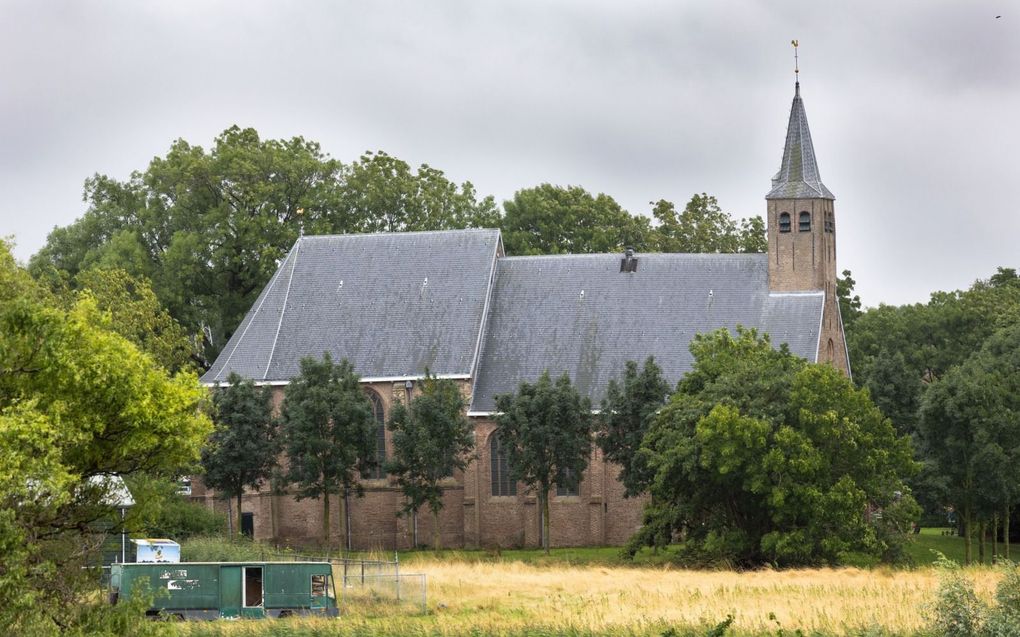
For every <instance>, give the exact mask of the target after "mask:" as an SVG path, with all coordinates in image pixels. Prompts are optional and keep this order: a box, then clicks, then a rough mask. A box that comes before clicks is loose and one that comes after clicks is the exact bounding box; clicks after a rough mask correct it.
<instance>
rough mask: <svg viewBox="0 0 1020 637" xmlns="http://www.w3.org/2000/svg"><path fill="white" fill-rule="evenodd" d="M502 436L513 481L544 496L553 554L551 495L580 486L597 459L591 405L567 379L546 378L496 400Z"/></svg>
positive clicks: (545, 539) (545, 534)
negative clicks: (593, 450)
mask: <svg viewBox="0 0 1020 637" xmlns="http://www.w3.org/2000/svg"><path fill="white" fill-rule="evenodd" d="M496 410H497V412H499V415H497V416H496V426H497V429H496V435H497V436H499V442H500V446H501V448H502V449H503V450H504V451H505V452H506V454H507V464H508V465H509V467H510V477H511V478H512V479H513V480H515V481H520V482H523V483H524V484H525V485H527V489H528V490H529V491H531V492H533V493H535V494H536V495H537V496H538V501H539V507H540V508H541V512H542V547H543V548H544V549H545V551H546V552H547V553H548V552H549V545H550V540H549V491H550V490H551V489H552V487H553V485H554V484H555V485H563V486H565V485H569V486H576V485H577V483H578V482H579V481H580V479H581V474H582V473H584V470H585V469H586V468H587V467H588V460H589V459H590V457H591V442H592V415H591V401H589V400H588V398H586V397H582V396H581V395H580V394H579V393H578V392H577V390H576V389H575V388H574V386H573V385H572V384H571V383H570V377H569V376H567V375H566V374H563V375H562V376H560V377H559V378H557V379H556V381H555V382H553V380H552V379H551V378H550V376H549V372H548V371H546V372H543V373H542V375H541V376H540V377H539V378H538V381H536V382H535V383H533V384H532V383H521V384H520V386H519V387H518V388H517V392H516V393H513V394H501V395H499V396H496Z"/></svg>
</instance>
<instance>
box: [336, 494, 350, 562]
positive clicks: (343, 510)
mask: <svg viewBox="0 0 1020 637" xmlns="http://www.w3.org/2000/svg"><path fill="white" fill-rule="evenodd" d="M337 500H338V502H339V506H340V512H339V513H340V514H339V515H338V516H337V520H336V529H337V531H336V541H337V544H338V545H340V547H341V548H342V549H346V550H349V549H350V544H351V538H350V535H351V533H350V532H351V530H350V529H348V528H347V490H346V489H341V490H340V491H338V492H337Z"/></svg>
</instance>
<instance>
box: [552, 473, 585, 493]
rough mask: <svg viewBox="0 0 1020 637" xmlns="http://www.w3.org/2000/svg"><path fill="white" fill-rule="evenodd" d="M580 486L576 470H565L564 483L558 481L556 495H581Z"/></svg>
mask: <svg viewBox="0 0 1020 637" xmlns="http://www.w3.org/2000/svg"><path fill="white" fill-rule="evenodd" d="M580 486H581V485H580V484H579V481H578V480H577V478H576V477H574V472H573V471H570V470H569V469H566V470H564V471H563V484H560V483H559V482H557V483H556V495H557V496H559V497H563V496H577V495H580V494H581V490H580Z"/></svg>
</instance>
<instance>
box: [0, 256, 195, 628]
mask: <svg viewBox="0 0 1020 637" xmlns="http://www.w3.org/2000/svg"><path fill="white" fill-rule="evenodd" d="M111 321H112V319H111V316H110V314H109V313H104V312H102V311H100V310H99V308H98V306H97V303H96V301H95V299H94V298H93V297H92V296H91V294H88V293H84V294H82V295H80V297H79V298H77V300H75V301H74V302H73V304H71V305H70V307H65V306H64V304H63V303H62V302H60V301H59V300H58V299H57V298H55V297H53V296H52V295H50V294H49V293H48V292H47V291H46V290H44V289H42V288H41V287H40V286H39V285H37V284H36V283H35V282H34V281H33V280H32V279H31V278H30V277H29V276H28V274H27V273H26V272H25V271H24V270H22V269H21V268H19V267H18V266H17V265H16V264H15V262H14V259H13V258H12V256H11V253H10V249H9V247H8V246H7V245H6V244H3V245H0V621H3V622H4V624H5V625H6V626H7V627H8V628H9V629H11V630H12V631H13V632H15V633H17V634H32V633H33V632H34V631H38V632H41V633H44V634H47V633H50V632H55V631H56V630H57V629H58V627H63V628H64V630H70V629H71V628H73V627H74V626H80V625H82V622H88V621H92V620H94V619H95V618H96V617H98V616H100V615H102V614H103V613H104V612H105V611H103V610H102V609H97V608H96V607H95V605H94V603H93V602H92V601H90V598H89V597H88V596H87V594H86V590H85V589H86V588H87V586H88V583H87V580H86V579H84V578H86V577H88V574H87V573H86V572H85V571H83V570H82V569H81V568H80V567H81V566H84V565H86V564H88V563H89V559H90V558H91V557H92V556H94V552H95V550H96V549H97V548H98V545H99V543H100V541H101V539H102V537H103V536H104V535H105V532H104V531H105V529H103V528H102V525H98V524H97V523H99V522H100V521H103V520H105V521H107V523H112V524H114V528H117V526H118V525H119V518H113V517H112V515H113V510H114V508H113V505H112V504H111V501H110V497H109V496H110V484H111V483H110V481H109V479H108V477H109V476H124V477H128V478H130V477H132V476H136V475H141V474H145V475H148V476H155V477H163V478H176V477H178V476H180V475H182V474H184V473H187V472H188V471H189V470H190V469H191V468H192V467H193V466H194V464H195V462H196V461H197V460H198V456H199V449H200V447H201V445H202V443H203V441H204V440H205V438H206V436H207V435H208V433H209V432H210V430H211V424H210V422H209V419H208V418H207V417H206V416H205V415H204V414H203V412H202V409H201V408H202V405H203V403H204V400H205V395H206V394H205V391H204V389H203V388H202V387H200V386H199V384H198V379H197V378H196V377H195V376H194V374H192V373H188V372H180V373H178V374H175V375H174V376H170V375H169V374H168V372H167V371H166V370H165V369H164V368H163V367H161V366H160V365H159V364H157V363H156V362H155V361H154V360H153V359H152V358H151V357H150V356H149V355H147V354H145V353H144V352H142V351H140V350H139V349H138V347H137V346H136V345H135V344H133V343H132V342H130V341H129V340H128V339H126V338H125V337H123V336H121V335H120V334H119V333H118V332H117V330H115V329H113V326H112V324H111ZM115 520H116V521H115ZM128 522H129V523H131V520H128ZM107 528H108V527H107ZM90 618H91V619H90ZM86 632H87V631H86Z"/></svg>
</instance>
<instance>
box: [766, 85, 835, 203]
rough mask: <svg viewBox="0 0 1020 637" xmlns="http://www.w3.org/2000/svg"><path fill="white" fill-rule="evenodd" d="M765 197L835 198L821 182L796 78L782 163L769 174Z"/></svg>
mask: <svg viewBox="0 0 1020 637" xmlns="http://www.w3.org/2000/svg"><path fill="white" fill-rule="evenodd" d="M765 198H766V199H819V198H820V199H835V197H834V196H833V195H832V193H831V192H829V189H828V188H826V187H825V184H823V183H822V177H821V175H820V174H819V172H818V161H817V160H816V159H815V147H814V144H812V143H811V130H810V129H809V128H808V121H807V113H805V112H804V101H803V100H802V99H801V98H800V82H797V85H796V88H795V89H794V95H793V106H791V107H790V123H789V125H788V126H787V128H786V146H785V147H784V148H783V163H782V165H781V166H780V168H779V172H778V173H777V174H776V176H775V177H773V178H772V190H771V191H769V194H767V195H765Z"/></svg>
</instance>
